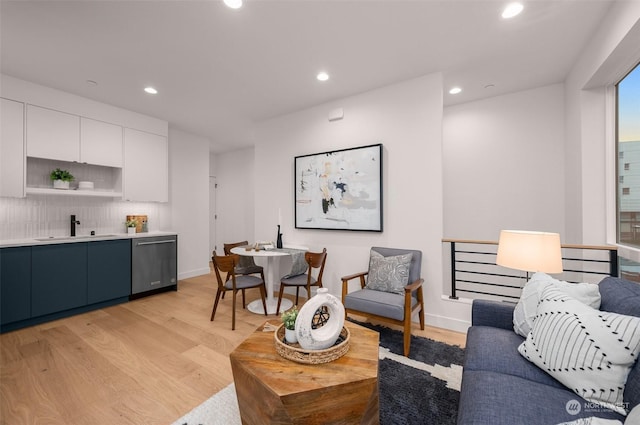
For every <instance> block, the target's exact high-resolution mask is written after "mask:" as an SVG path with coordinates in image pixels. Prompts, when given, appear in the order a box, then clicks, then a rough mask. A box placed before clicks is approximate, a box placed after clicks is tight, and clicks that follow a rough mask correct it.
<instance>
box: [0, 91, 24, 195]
mask: <svg viewBox="0 0 640 425" xmlns="http://www.w3.org/2000/svg"><path fill="white" fill-rule="evenodd" d="M0 101H1V102H2V103H0V196H11V197H16V198H22V197H24V176H25V174H24V163H25V157H24V103H21V102H16V101H13V100H9V99H0Z"/></svg>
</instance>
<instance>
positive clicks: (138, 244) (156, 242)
mask: <svg viewBox="0 0 640 425" xmlns="http://www.w3.org/2000/svg"><path fill="white" fill-rule="evenodd" d="M161 243H176V241H175V240H173V239H171V240H166V241H153V242H138V243H136V246H141V245H157V244H161Z"/></svg>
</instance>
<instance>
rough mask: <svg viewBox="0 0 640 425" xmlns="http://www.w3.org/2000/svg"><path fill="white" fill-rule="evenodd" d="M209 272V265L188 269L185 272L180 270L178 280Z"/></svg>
mask: <svg viewBox="0 0 640 425" xmlns="http://www.w3.org/2000/svg"><path fill="white" fill-rule="evenodd" d="M209 273H211V270H210V269H209V267H207V268H201V269H195V270H189V271H186V272H180V273H178V280H182V279H189V278H190V277H196V276H202V275H205V274H209Z"/></svg>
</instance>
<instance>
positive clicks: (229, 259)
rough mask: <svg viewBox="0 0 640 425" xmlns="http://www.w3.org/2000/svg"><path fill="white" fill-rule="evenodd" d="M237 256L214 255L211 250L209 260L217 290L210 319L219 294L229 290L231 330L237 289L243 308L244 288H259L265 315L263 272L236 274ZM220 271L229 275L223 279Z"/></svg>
mask: <svg viewBox="0 0 640 425" xmlns="http://www.w3.org/2000/svg"><path fill="white" fill-rule="evenodd" d="M238 259H239V256H238V255H236V254H231V255H224V256H220V255H216V252H215V251H213V256H212V257H211V261H212V262H213V268H214V270H215V272H216V279H217V281H218V291H217V292H216V300H215V302H214V304H213V310H212V311H211V321H213V319H214V318H215V316H216V310H217V308H218V302H219V301H220V297H221V295H224V294H225V293H226V292H227V291H231V292H232V294H233V301H232V303H233V305H232V306H231V330H235V329H236V294H237V293H238V291H242V293H243V308H244V290H245V289H250V288H259V289H260V297H261V298H262V306H263V307H264V315H265V316H266V315H267V304H266V301H265V295H266V293H267V288H266V286H265V283H264V274H263V273H262V272H260V277H257V276H251V275H239V276H238V275H236V272H235V269H236V266H237V265H238ZM220 273H227V276H229V277H228V278H227V279H225V280H223V279H222V275H221V274H220Z"/></svg>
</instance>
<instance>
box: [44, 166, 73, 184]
mask: <svg viewBox="0 0 640 425" xmlns="http://www.w3.org/2000/svg"><path fill="white" fill-rule="evenodd" d="M49 177H50V178H51V180H53V188H54V189H69V182H71V181H73V179H74V177H73V175H72V174H71V173H70V172H69V171H67V170H61V169H59V168H56V169H55V170H53V171H52V172H51V174H50V175H49Z"/></svg>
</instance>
